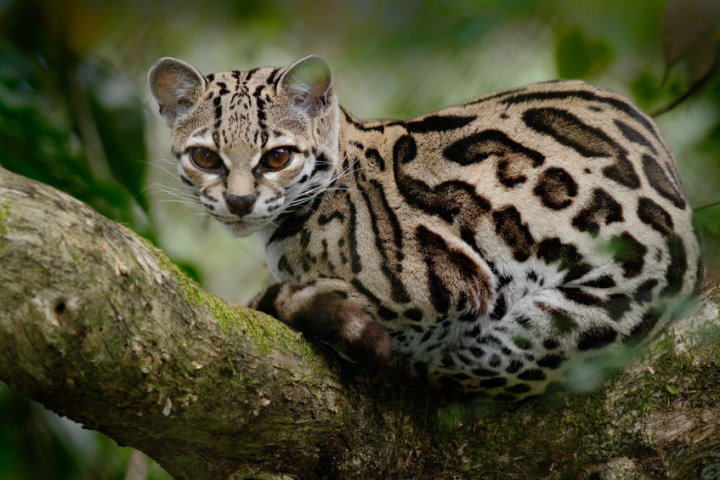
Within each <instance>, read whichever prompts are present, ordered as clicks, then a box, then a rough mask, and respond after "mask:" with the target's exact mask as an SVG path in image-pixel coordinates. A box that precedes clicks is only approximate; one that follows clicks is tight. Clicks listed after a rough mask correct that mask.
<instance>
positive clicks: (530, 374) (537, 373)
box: [517, 368, 547, 380]
mask: <svg viewBox="0 0 720 480" xmlns="http://www.w3.org/2000/svg"><path fill="white" fill-rule="evenodd" d="M517 378H519V379H520V380H545V378H547V377H546V376H545V372H543V371H542V370H539V369H537V368H533V369H528V370H523V371H522V372H521V373H520V374H519V375H518V376H517Z"/></svg>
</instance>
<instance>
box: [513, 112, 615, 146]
mask: <svg viewBox="0 0 720 480" xmlns="http://www.w3.org/2000/svg"><path fill="white" fill-rule="evenodd" d="M523 121H525V123H526V124H527V125H528V126H529V127H530V128H532V129H533V130H536V131H538V132H540V133H543V134H545V135H549V136H551V137H553V138H554V139H555V140H557V141H558V142H559V143H561V144H563V145H565V146H567V147H570V148H572V149H573V150H575V151H576V152H578V153H579V154H580V155H582V156H583V157H610V156H613V155H614V154H615V153H616V152H617V146H616V145H615V143H614V142H613V141H612V139H611V138H610V137H608V136H607V134H605V132H603V131H602V130H599V129H597V128H595V127H591V126H590V125H587V124H585V123H583V122H582V121H581V120H580V119H579V118H578V117H577V116H575V115H573V114H572V113H570V112H568V111H566V110H561V109H559V108H552V107H545V108H530V109H528V110H526V111H525V112H524V113H523Z"/></svg>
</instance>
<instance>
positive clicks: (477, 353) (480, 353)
mask: <svg viewBox="0 0 720 480" xmlns="http://www.w3.org/2000/svg"><path fill="white" fill-rule="evenodd" d="M468 350H470V353H472V354H473V357H475V358H480V357H482V356H483V355H485V350H483V349H482V348H480V347H470V348H469V349H468Z"/></svg>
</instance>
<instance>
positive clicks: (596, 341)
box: [577, 326, 617, 351]
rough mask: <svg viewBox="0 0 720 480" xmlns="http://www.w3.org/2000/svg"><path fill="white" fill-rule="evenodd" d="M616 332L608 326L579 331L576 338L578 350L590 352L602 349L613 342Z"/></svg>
mask: <svg viewBox="0 0 720 480" xmlns="http://www.w3.org/2000/svg"><path fill="white" fill-rule="evenodd" d="M615 338H617V331H616V330H615V329H613V328H611V327H608V326H598V327H592V328H589V329H587V330H584V331H581V332H580V335H579V337H578V344H577V348H578V350H581V351H585V350H592V349H596V348H602V347H604V346H605V345H608V344H610V343H612V342H614V341H615Z"/></svg>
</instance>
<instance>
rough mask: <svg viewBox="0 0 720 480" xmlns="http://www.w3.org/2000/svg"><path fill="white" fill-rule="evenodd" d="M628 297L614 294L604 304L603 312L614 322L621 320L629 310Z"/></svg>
mask: <svg viewBox="0 0 720 480" xmlns="http://www.w3.org/2000/svg"><path fill="white" fill-rule="evenodd" d="M630 308H631V306H630V297H628V296H627V295H623V294H622V293H614V294H612V295H610V297H609V298H608V299H607V301H606V302H605V310H607V312H608V316H609V317H610V318H612V319H613V320H615V321H619V320H620V319H622V317H623V315H625V313H626V312H628V311H629V310H630Z"/></svg>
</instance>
